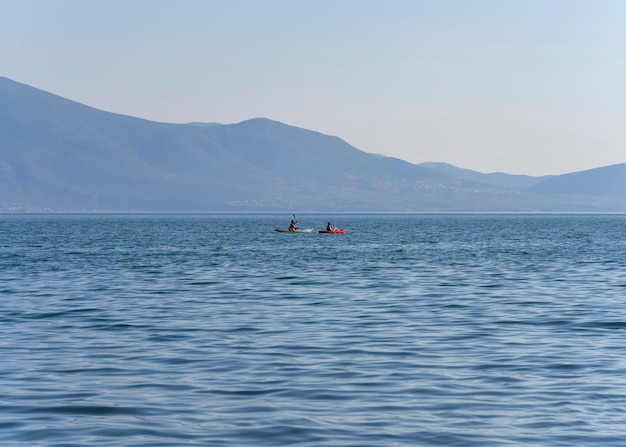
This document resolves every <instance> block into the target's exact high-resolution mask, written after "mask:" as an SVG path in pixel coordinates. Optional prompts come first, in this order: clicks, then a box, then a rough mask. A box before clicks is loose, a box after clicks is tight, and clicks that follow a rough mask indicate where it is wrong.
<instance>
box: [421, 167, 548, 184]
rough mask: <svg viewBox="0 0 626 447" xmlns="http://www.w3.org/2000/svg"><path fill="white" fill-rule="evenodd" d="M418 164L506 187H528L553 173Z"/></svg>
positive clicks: (467, 178) (465, 178)
mask: <svg viewBox="0 0 626 447" xmlns="http://www.w3.org/2000/svg"><path fill="white" fill-rule="evenodd" d="M418 166H421V167H423V168H426V169H430V170H432V171H435V172H439V173H441V174H445V175H448V176H450V177H453V178H458V179H462V180H469V181H472V182H478V183H484V184H486V185H494V186H504V187H507V188H528V187H530V186H533V185H536V184H538V183H541V182H543V181H545V180H548V179H550V178H553V177H554V176H553V175H544V176H540V177H532V176H530V175H512V174H505V173H503V172H493V173H490V174H483V173H481V172H477V171H472V170H470V169H463V168H457V167H456V166H453V165H451V164H448V163H440V162H427V163H420V164H419V165H418Z"/></svg>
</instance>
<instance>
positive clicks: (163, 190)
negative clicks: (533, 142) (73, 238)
mask: <svg viewBox="0 0 626 447" xmlns="http://www.w3.org/2000/svg"><path fill="white" fill-rule="evenodd" d="M435 165H436V164H435V163H431V164H428V163H425V164H421V165H416V164H412V163H409V162H406V161H404V160H400V159H397V158H393V157H386V156H380V155H376V154H368V153H366V152H363V151H361V150H360V149H358V148H355V147H353V146H351V145H350V144H348V143H347V142H345V141H344V140H342V139H341V138H339V137H336V136H329V135H325V134H322V133H320V132H316V131H313V130H308V129H303V128H299V127H295V126H290V125H287V124H284V123H280V122H278V121H273V120H270V119H268V118H252V119H249V120H245V121H242V122H240V123H234V124H219V123H187V124H175V123H160V122H155V121H149V120H145V119H142V118H136V117H132V116H128V115H122V114H116V113H112V112H105V111H101V110H98V109H95V108H93V107H90V106H87V105H84V104H81V103H79V102H76V101H72V100H70V99H66V98H63V97H60V96H58V95H54V94H52V93H48V92H45V91H43V90H39V89H36V88H35V87H30V86H28V85H26V84H20V83H18V82H15V81H12V80H10V79H8V78H4V77H0V210H5V211H7V210H14V211H38V210H54V211H86V212H94V211H142V212H143V211H146V212H151V211H155V212H188V211H189V212H213V211H289V210H302V211H327V210H334V211H359V212H360V211H389V212H393V211H402V212H410V211H414V212H419V211H429V212H433V211H444V212H449V211H534V210H537V209H541V210H557V211H562V210H571V211H589V210H591V211H597V210H601V211H620V210H621V211H626V197H625V195H624V193H622V192H619V191H618V192H617V193H615V194H608V193H604V194H601V195H600V196H598V197H596V196H594V194H596V193H594V194H591V195H590V194H585V191H582V192H581V191H578V192H576V193H575V194H568V192H567V188H568V187H567V184H570V185H571V183H566V184H565V186H561V187H560V188H561V189H559V188H557V189H553V190H551V189H550V188H548V187H544V188H542V187H541V185H542V184H544V183H545V182H547V181H553V180H558V179H559V178H561V177H562V176H556V177H549V176H547V177H546V178H541V179H540V180H541V181H538V178H533V177H531V176H512V175H509V174H503V173H498V175H497V176H494V175H491V174H481V173H476V172H475V171H470V170H464V169H462V168H456V167H454V166H452V165H447V166H443V165H444V164H439V165H438V166H435ZM444 168H445V169H444ZM614 169H615V170H616V174H613V173H611V174H610V176H613V175H616V176H617V177H619V175H620V173H621V169H622V168H620V167H618V168H611V172H612V171H613V170H614ZM577 175H583V174H577ZM575 177H576V176H574V180H569V182H574V183H576V181H575ZM593 177H594V178H595V179H596V180H595V181H597V180H598V178H600V177H602V175H601V171H600V173H599V174H597V173H596V174H594V175H593ZM566 178H567V177H566ZM524 183H525V184H524ZM592 183H593V182H592ZM529 184H531V185H530V186H532V188H531V187H529V186H528V185H529ZM554 184H558V182H557V183H554ZM554 184H553V185H554ZM609 187H610V185H609ZM616 187H618V188H619V187H621V183H619V182H617V183H616ZM553 188H554V187H553ZM570 189H571V187H570ZM598 191H601V190H598ZM592 192H593V191H592ZM596 195H597V194H596ZM581 197H584V198H585V200H586V202H585V203H583V204H581V203H580V202H579V199H580V198H581ZM590 197H592V199H590Z"/></svg>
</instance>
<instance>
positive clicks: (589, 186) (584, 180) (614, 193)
mask: <svg viewBox="0 0 626 447" xmlns="http://www.w3.org/2000/svg"><path fill="white" fill-rule="evenodd" d="M529 191H532V192H535V193H541V194H561V195H580V196H586V197H597V196H599V197H609V198H620V199H626V163H621V164H617V165H612V166H605V167H602V168H595V169H589V170H587V171H580V172H572V173H570V174H564V175H560V176H558V177H555V178H552V179H549V180H546V181H544V182H541V183H538V184H536V185H534V186H532V187H531V188H529Z"/></svg>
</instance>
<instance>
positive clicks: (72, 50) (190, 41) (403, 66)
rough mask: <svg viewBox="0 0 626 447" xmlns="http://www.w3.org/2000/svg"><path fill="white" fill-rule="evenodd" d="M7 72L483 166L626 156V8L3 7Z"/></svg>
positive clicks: (177, 115) (550, 167) (334, 3)
mask: <svg viewBox="0 0 626 447" xmlns="http://www.w3.org/2000/svg"><path fill="white" fill-rule="evenodd" d="M0 76H6V77H9V78H11V79H13V80H16V81H19V82H23V83H25V84H29V85H33V86H35V87H38V88H41V89H44V90H47V91H50V92H52V93H55V94H58V95H61V96H64V97H66V98H69V99H73V100H75V101H78V102H82V103H85V104H87V105H90V106H93V107H96V108H100V109H104V110H107V111H111V112H116V113H122V114H127V115H132V116H137V117H141V118H146V119H151V120H156V121H165V122H177V123H184V122H190V121H205V122H220V123H234V122H240V121H243V120H246V119H249V118H254V117H267V118H271V119H274V120H277V121H281V122H284V123H286V124H291V125H294V126H299V127H304V128H307V129H311V130H316V131H319V132H322V133H326V134H330V135H336V136H339V137H341V138H343V139H344V140H346V141H347V142H348V143H350V144H352V145H354V146H356V147H358V148H359V149H362V150H364V151H367V152H374V153H380V154H385V155H389V156H394V157H398V158H402V159H405V160H408V161H411V162H415V163H420V162H424V161H444V162H448V163H452V164H454V165H456V166H459V167H464V168H469V169H474V170H478V171H481V172H493V171H504V172H508V173H513V174H531V175H541V174H560V173H565V172H572V171H578V170H584V169H590V168H594V167H598V166H605V165H610V164H615V163H622V162H626V1H624V0H585V1H578V0H491V1H487V0H472V1H469V0H456V1H453V0H431V1H419V0H406V1H403V0H384V1H382V0H315V1H304V0H302V1H298V0H247V1H246V0H220V1H218V0H100V1H97V0H0Z"/></svg>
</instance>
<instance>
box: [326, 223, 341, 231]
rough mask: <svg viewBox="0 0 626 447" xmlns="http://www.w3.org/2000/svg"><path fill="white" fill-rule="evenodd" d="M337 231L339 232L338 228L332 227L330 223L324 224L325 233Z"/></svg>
mask: <svg viewBox="0 0 626 447" xmlns="http://www.w3.org/2000/svg"><path fill="white" fill-rule="evenodd" d="M337 230H339V228H337V227H335V226H332V225H331V224H330V222H327V223H326V231H337Z"/></svg>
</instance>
